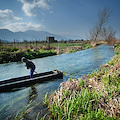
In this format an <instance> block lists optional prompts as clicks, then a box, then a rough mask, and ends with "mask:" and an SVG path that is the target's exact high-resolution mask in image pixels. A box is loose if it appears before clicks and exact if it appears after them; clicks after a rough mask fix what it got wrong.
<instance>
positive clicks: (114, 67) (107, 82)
mask: <svg viewBox="0 0 120 120" xmlns="http://www.w3.org/2000/svg"><path fill="white" fill-rule="evenodd" d="M46 101H47V102H46ZM45 103H46V104H48V108H49V112H50V115H48V116H44V117H43V118H41V120H44V119H50V120H53V119H54V120H58V119H60V120H62V119H64V120H76V119H77V120H120V45H117V52H116V54H115V56H114V57H113V58H112V59H111V61H109V62H108V63H107V64H105V65H102V66H101V67H100V68H99V69H97V70H96V71H94V72H92V73H91V74H88V75H87V76H86V77H85V78H84V79H83V78H79V79H77V80H76V79H69V80H68V81H66V82H63V83H61V87H60V89H59V90H58V91H57V92H55V93H54V94H52V95H51V96H50V97H49V98H46V99H45Z"/></svg>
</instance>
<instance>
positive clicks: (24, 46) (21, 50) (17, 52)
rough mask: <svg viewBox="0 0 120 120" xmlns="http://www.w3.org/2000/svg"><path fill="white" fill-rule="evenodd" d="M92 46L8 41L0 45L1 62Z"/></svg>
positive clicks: (74, 50)
mask: <svg viewBox="0 0 120 120" xmlns="http://www.w3.org/2000/svg"><path fill="white" fill-rule="evenodd" d="M91 47H92V46H91V45H88V44H85V43H51V44H48V43H37V44H34V43H33V44H31V43H29V42H28V43H8V44H3V45H1V46H0V64H2V63H8V62H17V61H20V60H21V57H23V56H24V57H26V58H27V59H35V58H42V57H47V56H51V55H56V54H62V53H71V52H76V51H80V50H84V49H88V48H91Z"/></svg>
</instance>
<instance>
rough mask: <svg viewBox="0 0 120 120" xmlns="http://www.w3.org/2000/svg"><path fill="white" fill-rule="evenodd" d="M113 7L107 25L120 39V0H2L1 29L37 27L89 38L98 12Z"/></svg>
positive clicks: (16, 29)
mask: <svg viewBox="0 0 120 120" xmlns="http://www.w3.org/2000/svg"><path fill="white" fill-rule="evenodd" d="M105 7H107V8H108V9H109V10H110V11H112V13H111V16H110V17H109V20H108V21H107V23H106V26H111V28H112V29H113V30H115V31H116V37H117V38H119V39H120V0H0V29H9V30H11V31H13V32H18V31H26V30H36V31H47V32H50V33H53V34H57V35H62V36H65V37H68V36H69V37H71V38H73V39H89V33H90V30H91V29H92V28H93V27H94V26H95V25H96V24H97V21H98V12H99V11H102V10H103V9H104V8H105Z"/></svg>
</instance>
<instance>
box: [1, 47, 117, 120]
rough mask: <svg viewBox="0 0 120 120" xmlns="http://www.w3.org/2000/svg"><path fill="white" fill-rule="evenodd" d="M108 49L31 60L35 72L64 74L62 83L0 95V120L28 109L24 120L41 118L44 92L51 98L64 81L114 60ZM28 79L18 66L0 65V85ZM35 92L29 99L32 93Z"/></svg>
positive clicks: (21, 66) (23, 67) (44, 109)
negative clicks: (20, 77)
mask: <svg viewBox="0 0 120 120" xmlns="http://www.w3.org/2000/svg"><path fill="white" fill-rule="evenodd" d="M114 53H115V52H114V50H113V48H112V47H111V46H108V45H101V46H98V47H95V48H90V49H86V50H83V51H78V52H75V53H70V54H61V55H56V56H50V57H45V58H39V59H34V60H32V61H33V62H34V63H35V64H36V66H37V67H36V71H37V72H38V73H39V72H46V71H50V70H55V69H58V70H60V71H62V72H63V73H64V77H63V79H56V80H54V81H49V82H45V83H40V84H36V85H34V86H33V87H23V88H20V89H19V90H16V91H11V92H2V93H0V120H4V119H6V118H7V117H9V119H13V118H14V117H15V116H17V114H19V113H22V112H23V113H24V111H26V110H27V109H29V108H31V110H30V112H29V113H28V114H27V116H26V118H25V120H35V119H36V117H37V115H39V117H41V116H43V115H45V113H46V112H47V108H46V107H45V106H43V100H44V95H45V94H46V92H48V93H49V94H51V93H52V92H54V91H55V90H57V89H58V87H59V86H60V83H61V82H63V81H66V80H67V79H68V78H79V77H81V76H83V75H87V74H88V73H91V71H92V70H95V69H97V68H99V66H100V65H102V64H105V63H106V62H107V61H109V60H111V58H112V57H113V56H114ZM24 75H29V70H28V69H26V68H25V66H24V63H22V62H13V63H8V64H1V65H0V81H2V80H5V79H9V78H13V77H19V76H24ZM33 89H34V90H35V92H34V95H33V97H31V94H32V90H33Z"/></svg>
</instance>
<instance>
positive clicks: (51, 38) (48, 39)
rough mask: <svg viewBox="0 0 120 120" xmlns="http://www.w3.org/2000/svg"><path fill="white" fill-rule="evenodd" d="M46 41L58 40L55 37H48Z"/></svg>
mask: <svg viewBox="0 0 120 120" xmlns="http://www.w3.org/2000/svg"><path fill="white" fill-rule="evenodd" d="M46 41H47V42H49V43H54V42H56V40H55V39H54V37H46Z"/></svg>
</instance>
